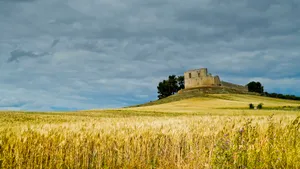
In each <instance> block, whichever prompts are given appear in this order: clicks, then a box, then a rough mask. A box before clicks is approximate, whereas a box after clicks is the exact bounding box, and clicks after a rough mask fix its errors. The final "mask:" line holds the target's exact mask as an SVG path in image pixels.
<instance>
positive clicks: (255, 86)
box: [246, 81, 300, 100]
mask: <svg viewBox="0 0 300 169" xmlns="http://www.w3.org/2000/svg"><path fill="white" fill-rule="evenodd" d="M246 86H247V87H248V91H249V92H255V93H259V94H261V95H262V96H266V97H272V98H279V99H289V100H300V97H298V96H295V95H285V94H279V93H268V92H264V86H263V85H262V84H261V83H260V82H254V81H252V82H250V83H248V84H247V85H246Z"/></svg>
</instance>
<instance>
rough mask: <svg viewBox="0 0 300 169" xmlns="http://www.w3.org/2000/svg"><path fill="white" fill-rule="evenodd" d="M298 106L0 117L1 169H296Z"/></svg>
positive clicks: (210, 99) (192, 100)
mask: <svg viewBox="0 0 300 169" xmlns="http://www.w3.org/2000/svg"><path fill="white" fill-rule="evenodd" d="M176 97H177V98H176ZM249 103H253V104H255V105H257V104H259V103H264V107H263V109H261V110H250V109H248V105H249ZM299 106H300V102H299V101H290V100H281V99H273V98H267V97H261V96H256V95H245V94H208V93H197V92H195V93H189V94H184V95H180V96H179V95H176V96H171V97H169V98H166V99H165V100H160V101H158V102H154V103H148V104H145V105H140V106H136V107H128V108H122V109H114V110H86V111H77V112H52V113H43V112H9V111H2V112H0V168H300V153H299V152H300V134H299V133H300V131H299V130H300V118H299V117H300V108H299Z"/></svg>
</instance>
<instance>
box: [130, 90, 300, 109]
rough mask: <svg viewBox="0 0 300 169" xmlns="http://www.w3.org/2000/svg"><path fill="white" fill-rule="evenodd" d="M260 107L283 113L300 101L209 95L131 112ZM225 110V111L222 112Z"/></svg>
mask: <svg viewBox="0 0 300 169" xmlns="http://www.w3.org/2000/svg"><path fill="white" fill-rule="evenodd" d="M250 103H252V104H254V105H258V104H260V103H263V107H264V110H272V111H274V110H276V109H280V110H281V111H282V110H284V108H286V109H288V108H295V109H297V108H298V106H300V101H293V100H283V99H276V98H269V97H263V96H257V95H247V94H209V95H206V96H195V97H192V98H187V99H183V100H180V101H173V102H168V103H164V104H155V105H150V106H141V107H132V108H127V109H129V110H149V111H163V112H203V111H206V112H207V111H209V112H218V113H222V112H223V111H225V110H226V109H231V110H230V111H235V110H238V111H241V110H248V108H249V104H250ZM222 109H224V110H222Z"/></svg>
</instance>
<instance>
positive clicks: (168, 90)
mask: <svg viewBox="0 0 300 169" xmlns="http://www.w3.org/2000/svg"><path fill="white" fill-rule="evenodd" d="M181 89H184V77H183V76H178V77H176V75H170V76H169V77H168V80H163V81H162V82H159V83H158V86H157V90H158V91H157V93H158V98H159V99H163V98H166V97H168V96H171V95H173V94H175V93H177V92H178V91H179V90H181Z"/></svg>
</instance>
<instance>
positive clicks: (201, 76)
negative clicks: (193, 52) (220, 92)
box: [184, 68, 221, 89]
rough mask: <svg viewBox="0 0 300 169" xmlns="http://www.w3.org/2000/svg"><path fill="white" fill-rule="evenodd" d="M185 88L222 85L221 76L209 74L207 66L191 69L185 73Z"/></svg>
mask: <svg viewBox="0 0 300 169" xmlns="http://www.w3.org/2000/svg"><path fill="white" fill-rule="evenodd" d="M184 83H185V88H186V89H188V88H196V87H209V86H221V80H220V77H219V76H212V75H211V74H208V71H207V68H201V69H195V70H189V71H187V72H185V73H184Z"/></svg>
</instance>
